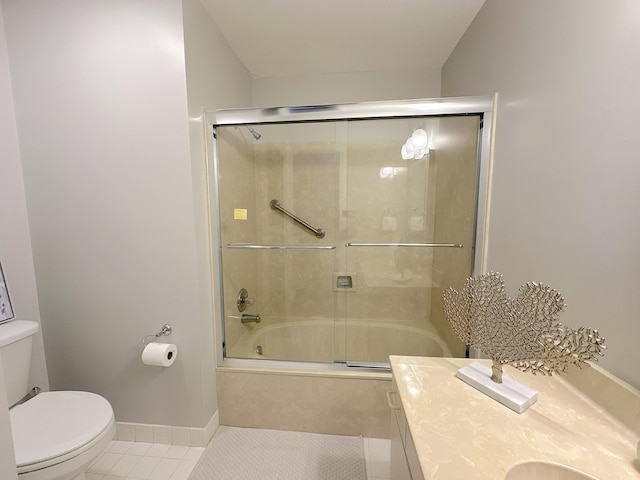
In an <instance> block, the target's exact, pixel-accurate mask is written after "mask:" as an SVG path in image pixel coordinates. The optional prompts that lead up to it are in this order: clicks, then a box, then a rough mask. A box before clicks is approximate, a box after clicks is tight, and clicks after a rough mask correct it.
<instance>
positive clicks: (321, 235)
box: [269, 199, 324, 238]
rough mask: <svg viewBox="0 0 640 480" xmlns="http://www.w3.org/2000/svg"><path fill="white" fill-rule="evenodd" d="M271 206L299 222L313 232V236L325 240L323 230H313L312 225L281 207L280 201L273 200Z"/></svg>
mask: <svg viewBox="0 0 640 480" xmlns="http://www.w3.org/2000/svg"><path fill="white" fill-rule="evenodd" d="M269 206H270V207H271V208H272V209H274V210H279V211H280V212H282V213H284V214H285V215H286V216H287V217H289V218H291V219H292V220H294V221H296V222H298V223H299V224H300V225H302V226H303V227H304V228H306V229H308V230H310V231H311V232H313V234H314V235H315V236H316V237H317V238H324V230H323V229H321V228H313V227H312V226H311V225H309V224H308V223H307V222H305V221H304V220H302V219H301V218H298V217H296V216H295V215H294V214H293V213H291V212H289V211H287V210H285V209H284V208H282V207H281V206H280V202H279V201H278V200H275V199H274V200H271V201H270V202H269Z"/></svg>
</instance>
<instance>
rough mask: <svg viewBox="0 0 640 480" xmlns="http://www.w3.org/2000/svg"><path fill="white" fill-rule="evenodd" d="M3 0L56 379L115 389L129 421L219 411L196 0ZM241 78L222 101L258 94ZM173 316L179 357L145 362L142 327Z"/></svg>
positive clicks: (189, 418) (163, 420) (166, 420)
mask: <svg viewBox="0 0 640 480" xmlns="http://www.w3.org/2000/svg"><path fill="white" fill-rule="evenodd" d="M2 6H3V11H4V15H5V26H6V34H7V44H8V51H9V61H10V67H11V77H12V82H13V85H14V92H13V93H14V95H13V98H14V101H15V110H16V120H17V121H16V123H17V126H18V134H19V142H20V150H21V152H20V155H21V159H22V166H23V169H24V178H25V190H26V197H27V203H28V208H29V225H30V229H31V236H32V241H33V259H34V264H35V272H36V278H37V283H38V294H39V301H40V311H41V317H42V325H43V329H44V340H45V345H46V355H47V361H48V364H49V376H50V380H51V386H52V388H53V389H86V390H90V391H94V392H97V393H99V394H102V395H104V396H105V397H106V398H107V399H108V400H109V401H110V402H111V403H112V405H113V406H114V409H115V413H116V419H117V420H119V421H125V422H140V423H151V424H165V425H177V426H186V427H203V426H204V425H206V423H207V422H208V421H209V419H210V418H211V415H212V414H213V413H214V412H215V410H216V403H215V385H214V383H215V377H214V374H215V372H214V359H213V349H212V347H211V343H212V342H213V338H212V335H213V334H212V326H211V301H210V298H209V291H208V290H207V284H206V283H203V279H205V280H206V278H207V277H208V275H209V274H208V268H209V261H208V256H207V253H206V248H205V245H204V244H205V243H206V237H204V238H203V235H204V233H203V232H204V231H205V230H206V226H205V225H204V224H203V223H202V222H203V218H202V216H203V212H204V211H205V210H206V204H204V205H202V204H201V203H202V202H203V199H204V194H203V193H202V192H201V191H198V189H200V188H201V187H202V183H203V181H204V180H203V174H202V172H200V170H201V169H202V166H201V165H200V164H199V161H198V160H194V164H193V165H192V160H191V156H190V154H191V148H190V141H191V138H190V130H189V109H188V106H189V102H188V99H187V75H186V73H185V41H184V39H183V10H182V7H183V6H182V2H181V1H179V0H160V1H158V0H143V1H139V2H135V3H132V2H128V1H126V0H116V1H110V2H104V1H101V0H88V1H87V0H73V1H71V2H66V3H65V4H64V5H61V4H60V3H59V2H39V1H37V0H27V1H22V0H3V3H2ZM189 8H194V4H193V3H185V12H187V13H185V16H187V15H188V16H189V18H190V19H191V20H190V22H192V21H193V15H192V14H190V13H188V12H191V11H192V10H189ZM200 27H202V28H205V29H206V28H212V29H215V25H214V24H213V23H212V22H210V23H209V24H208V25H207V24H206V23H205V24H204V25H202V24H200ZM200 27H199V28H200ZM189 28H191V27H189ZM205 34H206V33H204V32H196V33H194V35H196V36H198V35H205ZM211 35H216V33H215V32H214V33H212V34H211ZM205 46H206V45H205ZM205 46H203V47H205ZM206 47H207V50H208V51H210V49H209V48H208V46H206ZM217 48H218V49H219V51H224V50H225V49H228V47H226V45H223V44H221V45H219V46H218V47H217ZM191 54H192V55H193V52H191ZM214 60H217V61H219V62H220V63H219V64H218V65H217V68H220V69H222V70H225V69H231V70H232V71H235V72H238V73H236V74H235V75H240V77H242V72H241V71H239V69H238V66H237V65H236V64H234V60H233V59H232V58H231V57H230V56H229V55H226V56H225V55H223V54H220V55H218V57H217V58H214ZM236 63H237V62H236ZM234 69H235V70H234ZM225 78H228V77H225ZM242 82H244V83H247V82H248V80H245V79H244V78H241V79H240V84H241V83H242ZM232 83H233V82H232V81H231V80H224V81H223V80H220V81H219V83H218V85H222V86H224V87H225V90H224V92H225V93H224V94H220V97H219V103H223V100H224V99H225V98H227V97H224V96H223V95H230V97H229V98H230V103H232V104H233V103H238V102H242V99H243V98H244V97H246V98H247V99H248V98H249V90H248V87H247V86H245V87H241V86H235V85H232ZM243 88H244V90H246V93H243ZM229 92H230V93H229ZM189 100H191V101H192V102H194V104H195V103H196V102H197V103H199V102H201V101H204V100H206V98H202V99H199V98H198V97H197V96H196V97H194V98H190V99H189ZM198 121H199V119H198V118H197V115H196V116H194V118H193V122H198ZM200 138H202V137H200ZM201 145H202V144H200V149H202V147H201ZM200 155H201V152H200ZM200 158H201V156H200ZM193 169H195V170H198V169H200V170H198V171H196V172H195V173H194V172H193V171H192V170H193ZM21 218H22V220H23V221H24V220H26V214H24V213H23V214H22V215H21ZM164 323H170V324H171V325H172V326H173V328H174V333H173V335H172V336H171V337H167V338H166V339H165V340H168V341H171V342H172V343H175V344H176V345H178V349H179V350H178V359H177V361H176V362H175V364H174V365H173V366H172V367H171V368H168V369H161V368H159V367H149V366H145V365H143V364H142V363H141V361H140V354H141V351H142V346H141V339H142V337H143V336H144V335H147V334H153V333H155V332H157V331H159V330H160V327H161V326H162V325H163V324H164Z"/></svg>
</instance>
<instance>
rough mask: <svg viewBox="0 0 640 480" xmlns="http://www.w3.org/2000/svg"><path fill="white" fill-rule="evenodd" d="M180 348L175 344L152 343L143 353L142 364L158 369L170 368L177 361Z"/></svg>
mask: <svg viewBox="0 0 640 480" xmlns="http://www.w3.org/2000/svg"><path fill="white" fill-rule="evenodd" d="M177 356H178V347H176V346H175V345H174V344H173V343H156V342H151V343H149V344H147V346H146V347H144V350H143V351H142V363H144V364H145V365H155V366H158V367H170V366H171V365H173V362H175V361H176V357H177Z"/></svg>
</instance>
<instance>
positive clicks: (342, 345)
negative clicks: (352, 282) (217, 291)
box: [227, 319, 451, 364]
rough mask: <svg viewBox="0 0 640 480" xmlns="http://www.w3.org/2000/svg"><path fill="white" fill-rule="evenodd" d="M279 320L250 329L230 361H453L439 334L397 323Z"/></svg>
mask: <svg viewBox="0 0 640 480" xmlns="http://www.w3.org/2000/svg"><path fill="white" fill-rule="evenodd" d="M279 320H280V319H265V320H263V323H261V324H257V325H252V326H251V327H249V328H250V329H249V330H248V331H247V332H246V333H245V334H244V335H243V336H242V337H241V338H240V339H239V341H238V342H237V343H236V344H235V345H233V346H227V357H228V358H250V359H264V360H285V361H294V362H318V363H334V362H342V363H344V362H347V361H348V363H351V362H353V363H356V364H357V363H364V364H366V363H388V362H389V358H388V357H389V355H412V356H425V357H448V356H451V353H450V351H449V348H448V347H447V345H446V344H445V343H444V342H443V341H442V339H441V338H440V337H439V336H438V335H437V333H435V332H434V331H431V330H426V329H422V328H417V327H413V326H407V325H401V324H398V323H393V322H391V321H386V322H380V321H375V322H372V321H365V320H349V321H348V322H346V323H344V322H334V321H333V320H329V319H310V320H296V321H286V322H283V321H281V320H280V321H279Z"/></svg>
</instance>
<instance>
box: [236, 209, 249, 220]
mask: <svg viewBox="0 0 640 480" xmlns="http://www.w3.org/2000/svg"><path fill="white" fill-rule="evenodd" d="M233 219H234V220H246V219H247V209H246V208H234V209H233Z"/></svg>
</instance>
